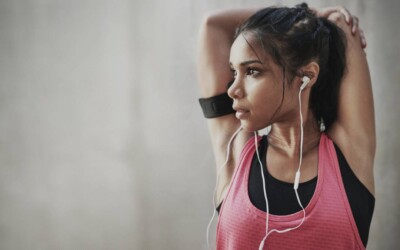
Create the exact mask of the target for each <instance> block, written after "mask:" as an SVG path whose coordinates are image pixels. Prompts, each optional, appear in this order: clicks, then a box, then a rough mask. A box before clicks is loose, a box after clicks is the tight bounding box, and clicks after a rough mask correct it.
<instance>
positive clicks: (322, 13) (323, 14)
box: [316, 6, 353, 24]
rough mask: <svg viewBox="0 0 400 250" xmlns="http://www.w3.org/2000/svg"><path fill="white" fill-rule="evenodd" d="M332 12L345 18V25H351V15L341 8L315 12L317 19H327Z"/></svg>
mask: <svg viewBox="0 0 400 250" xmlns="http://www.w3.org/2000/svg"><path fill="white" fill-rule="evenodd" d="M334 12H340V13H342V14H343V15H344V17H345V20H346V23H347V24H351V23H352V21H353V18H352V16H351V13H350V12H349V11H348V10H347V9H346V8H345V7H343V6H334V7H326V8H323V9H321V10H319V11H316V13H317V16H318V17H325V18H327V17H328V16H329V15H331V14H332V13H334Z"/></svg>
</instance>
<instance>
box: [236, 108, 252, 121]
mask: <svg viewBox="0 0 400 250" xmlns="http://www.w3.org/2000/svg"><path fill="white" fill-rule="evenodd" d="M249 114H250V113H249V111H248V110H245V109H236V118H238V119H245V118H246V117H247V116H248V115H249Z"/></svg>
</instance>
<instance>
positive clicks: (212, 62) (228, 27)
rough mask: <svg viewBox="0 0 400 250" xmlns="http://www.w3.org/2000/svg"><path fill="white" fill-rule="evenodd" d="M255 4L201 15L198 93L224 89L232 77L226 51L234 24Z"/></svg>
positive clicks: (245, 16) (233, 32) (246, 15)
mask: <svg viewBox="0 0 400 250" xmlns="http://www.w3.org/2000/svg"><path fill="white" fill-rule="evenodd" d="M258 9H259V8H251V9H229V10H219V11H213V12H210V13H208V14H206V15H205V17H204V19H203V22H202V25H201V29H200V35H199V47H198V64H197V72H198V81H199V84H200V90H201V95H202V96H203V97H210V96H214V95H217V94H221V93H224V92H226V88H227V86H226V84H227V83H228V82H229V81H230V80H231V79H232V73H231V71H230V68H229V54H230V48H231V45H232V43H233V37H234V34H235V30H236V28H237V27H238V26H239V25H240V24H241V23H242V22H243V21H244V20H246V19H247V18H248V17H250V16H251V15H252V14H254V13H255V12H256V11H257V10H258Z"/></svg>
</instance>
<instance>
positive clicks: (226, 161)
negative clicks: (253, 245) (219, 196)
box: [207, 126, 242, 249]
mask: <svg viewBox="0 0 400 250" xmlns="http://www.w3.org/2000/svg"><path fill="white" fill-rule="evenodd" d="M240 130H242V126H240V127H239V128H238V129H237V130H236V132H235V133H233V135H232V137H231V139H230V140H229V142H228V145H227V150H226V159H225V162H224V163H223V164H222V165H221V166H220V167H219V169H218V172H217V180H216V184H215V188H214V193H213V215H212V217H211V220H210V222H209V223H208V226H207V247H208V249H211V247H210V242H209V231H210V227H211V224H212V222H213V220H214V217H215V215H216V210H217V207H216V204H215V199H216V197H215V196H216V193H217V187H218V182H219V175H220V173H221V170H222V169H223V168H224V167H225V166H226V164H227V163H228V161H229V155H230V145H231V143H232V141H233V139H234V138H235V137H236V136H237V134H238V133H239V132H240Z"/></svg>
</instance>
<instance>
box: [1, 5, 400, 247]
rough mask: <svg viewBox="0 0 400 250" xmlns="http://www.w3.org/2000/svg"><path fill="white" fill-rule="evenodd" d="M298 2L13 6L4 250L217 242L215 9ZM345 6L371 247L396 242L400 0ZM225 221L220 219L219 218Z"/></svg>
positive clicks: (5, 98)
mask: <svg viewBox="0 0 400 250" xmlns="http://www.w3.org/2000/svg"><path fill="white" fill-rule="evenodd" d="M279 2H282V3H283V4H287V5H293V4H295V3H297V2H295V1H270V2H268V3H267V2H265V1H260V0H258V1H255V0H253V1H245V0H235V1H232V0H229V1H228V0H216V1H204V0H168V1H164V0H149V1H140V2H139V1H128V0H119V1H105V0H96V1H95V0H83V1H60V0H59V1H56V0H31V1H21V0H1V1H0V55H1V56H0V249H5V250H8V249H10V250H11V249H12V250H14V249H206V243H205V242H206V238H205V235H206V226H207V223H208V221H209V219H210V217H211V215H212V202H211V201H212V192H213V188H214V185H215V171H214V169H215V167H214V161H213V156H212V152H211V149H210V140H209V136H208V133H207V127H206V122H205V120H204V119H203V118H202V114H201V111H200V108H199V106H198V103H197V97H198V96H199V91H198V87H197V83H196V75H195V49H196V41H197V33H198V27H199V24H200V20H201V17H202V15H203V13H204V12H205V11H206V10H212V9H216V8H222V7H240V6H253V5H258V6H262V5H261V4H267V5H269V4H275V3H279ZM309 3H310V5H312V6H316V7H320V6H327V5H332V4H343V5H345V6H347V7H348V8H349V9H350V10H351V11H352V12H353V13H355V14H357V15H358V16H359V17H360V20H361V25H362V27H363V28H364V30H365V34H366V37H367V41H368V48H367V55H368V59H369V63H370V68H371V75H372V79H373V88H374V96H375V107H376V121H377V135H378V150H377V158H376V164H375V167H376V168H375V174H376V197H377V203H376V210H375V215H374V219H373V223H372V228H371V234H370V242H369V249H395V248H396V246H397V245H398V244H397V235H398V234H399V232H400V229H399V227H400V226H399V225H400V214H399V211H400V209H399V208H400V199H399V198H398V195H396V193H397V190H399V188H400V184H399V182H398V179H399V177H400V176H399V175H400V174H399V173H400V171H399V169H398V168H397V163H398V162H399V160H400V158H399V157H400V156H399V154H398V152H399V149H400V143H399V142H398V141H399V140H400V136H399V134H398V133H397V131H396V130H395V129H396V128H398V127H399V126H400V120H399V116H398V107H399V101H398V99H396V95H398V94H399V93H400V84H399V83H400V74H399V72H400V66H399V65H400V64H399V63H398V62H397V60H398V58H400V48H399V45H398V44H399V43H398V41H399V40H400V37H399V32H398V29H397V28H396V25H397V24H398V23H399V22H400V17H399V15H398V13H397V11H398V10H399V9H400V2H399V1H396V0H388V1H376V0H375V1H373V0H369V1H363V0H358V1H352V2H351V3H348V1H344V0H340V1H335V2H334V1H309ZM214 225H215V223H214Z"/></svg>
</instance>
